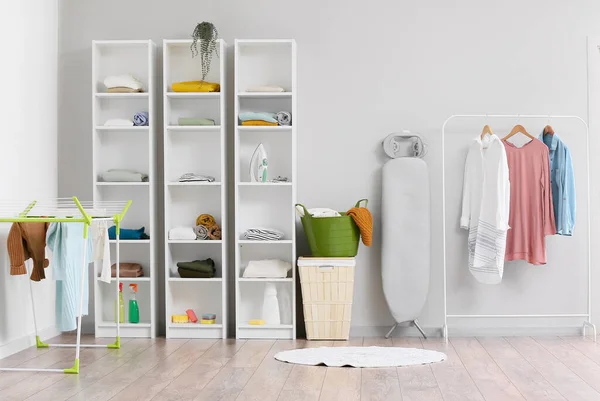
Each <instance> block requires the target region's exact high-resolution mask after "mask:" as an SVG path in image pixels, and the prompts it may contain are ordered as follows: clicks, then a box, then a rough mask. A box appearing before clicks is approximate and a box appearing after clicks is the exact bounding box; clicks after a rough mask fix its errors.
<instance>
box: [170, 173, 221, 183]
mask: <svg viewBox="0 0 600 401" xmlns="http://www.w3.org/2000/svg"><path fill="white" fill-rule="evenodd" d="M178 181H179V182H196V181H205V182H215V177H213V176H210V175H202V174H196V173H185V174H182V175H181V177H179V179H178Z"/></svg>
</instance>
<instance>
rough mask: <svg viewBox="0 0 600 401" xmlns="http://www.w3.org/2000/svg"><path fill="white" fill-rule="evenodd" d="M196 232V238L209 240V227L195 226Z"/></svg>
mask: <svg viewBox="0 0 600 401" xmlns="http://www.w3.org/2000/svg"><path fill="white" fill-rule="evenodd" d="M194 232H195V233H196V239H198V240H207V239H208V228H206V227H204V226H196V227H194Z"/></svg>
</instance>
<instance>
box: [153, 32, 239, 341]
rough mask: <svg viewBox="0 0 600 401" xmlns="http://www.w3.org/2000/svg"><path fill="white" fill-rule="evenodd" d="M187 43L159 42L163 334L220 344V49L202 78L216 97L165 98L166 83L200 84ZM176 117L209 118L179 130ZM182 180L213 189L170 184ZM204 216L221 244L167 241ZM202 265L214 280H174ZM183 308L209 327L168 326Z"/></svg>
mask: <svg viewBox="0 0 600 401" xmlns="http://www.w3.org/2000/svg"><path fill="white" fill-rule="evenodd" d="M191 44H192V41H191V40H164V41H163V74H164V77H163V83H164V88H163V89H164V125H165V126H164V166H165V167H164V168H165V171H164V177H165V188H164V196H165V198H164V207H165V210H164V215H165V237H164V240H165V283H166V284H165V291H166V294H165V301H166V307H165V311H166V324H167V330H166V334H167V338H227V286H226V283H227V240H226V238H227V216H226V214H227V203H226V189H227V188H226V181H227V169H226V166H227V157H226V156H227V143H226V129H225V128H226V120H225V108H226V105H225V93H226V89H225V81H226V79H225V78H226V70H225V58H226V57H225V56H226V50H225V46H226V44H225V42H224V41H223V40H219V44H218V48H219V50H218V51H219V57H216V56H214V57H213V60H212V64H211V68H210V73H209V74H208V76H207V77H206V80H207V81H209V82H217V83H219V84H220V85H221V91H220V92H218V93H215V92H209V93H203V92H191V93H180V92H173V91H172V89H171V85H172V84H173V83H174V82H182V81H198V80H200V78H201V63H200V57H195V58H192V55H191V51H190V45H191ZM182 117H193V118H209V119H213V120H214V121H215V126H179V125H178V119H179V118H182ZM184 173H197V174H203V175H210V176H213V177H215V182H212V183H207V182H178V181H177V180H178V178H179V177H180V176H181V175H182V174H184ZM204 213H208V214H211V215H212V216H214V217H215V220H216V222H217V224H219V225H220V226H221V229H222V234H223V239H222V240H221V241H217V240H206V241H198V240H169V230H170V229H172V228H174V227H177V226H188V227H193V226H195V225H196V218H197V217H198V216H199V215H200V214H204ZM207 258H211V259H213V260H214V261H215V265H216V269H217V272H216V277H215V278H210V279H189V278H188V279H186V278H181V277H180V276H179V274H178V272H177V263H178V262H186V261H192V260H202V259H207ZM187 309H193V310H194V312H195V313H196V315H197V316H198V319H200V317H201V315H202V314H204V313H214V314H215V315H216V316H217V319H216V324H213V325H205V324H200V323H188V324H181V323H171V316H172V315H183V314H185V313H186V310H187Z"/></svg>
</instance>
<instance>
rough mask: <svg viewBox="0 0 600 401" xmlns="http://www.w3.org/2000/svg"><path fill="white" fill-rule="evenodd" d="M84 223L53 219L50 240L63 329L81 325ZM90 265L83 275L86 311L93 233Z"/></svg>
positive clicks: (89, 245)
mask: <svg viewBox="0 0 600 401" xmlns="http://www.w3.org/2000/svg"><path fill="white" fill-rule="evenodd" d="M83 241H84V239H83V223H52V224H50V227H48V231H47V233H46V244H47V246H48V248H50V249H51V250H52V255H53V256H52V262H51V266H52V275H53V277H54V279H55V280H56V325H57V327H58V329H59V330H61V331H71V330H75V329H76V328H77V312H78V311H79V294H80V290H81V288H80V285H81V273H82V272H81V267H82V266H81V264H82V262H83ZM86 241H87V251H86V260H87V263H88V265H86V268H85V271H84V275H83V310H82V312H83V314H84V315H87V314H88V301H89V294H88V267H89V263H91V262H92V261H93V260H92V255H93V250H92V236H91V235H88V237H87V239H86Z"/></svg>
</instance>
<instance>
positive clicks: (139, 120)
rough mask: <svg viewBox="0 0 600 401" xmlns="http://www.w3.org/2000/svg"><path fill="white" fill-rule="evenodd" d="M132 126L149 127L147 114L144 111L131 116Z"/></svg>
mask: <svg viewBox="0 0 600 401" xmlns="http://www.w3.org/2000/svg"><path fill="white" fill-rule="evenodd" d="M133 125H135V126H136V127H145V126H148V125H149V118H148V113H147V112H145V111H140V112H139V113H135V114H134V115H133Z"/></svg>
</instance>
